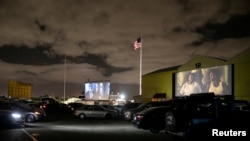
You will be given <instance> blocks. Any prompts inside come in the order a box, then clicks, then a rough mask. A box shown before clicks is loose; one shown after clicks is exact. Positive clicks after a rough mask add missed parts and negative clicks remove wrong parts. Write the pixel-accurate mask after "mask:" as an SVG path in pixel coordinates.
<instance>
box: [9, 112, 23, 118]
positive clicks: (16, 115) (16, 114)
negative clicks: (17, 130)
mask: <svg viewBox="0 0 250 141" xmlns="http://www.w3.org/2000/svg"><path fill="white" fill-rule="evenodd" d="M11 116H12V117H13V118H21V117H22V116H21V114H18V113H12V114H11Z"/></svg>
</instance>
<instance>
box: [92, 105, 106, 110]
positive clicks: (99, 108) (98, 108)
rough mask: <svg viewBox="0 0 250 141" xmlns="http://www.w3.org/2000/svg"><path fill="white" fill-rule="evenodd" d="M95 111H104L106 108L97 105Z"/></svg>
mask: <svg viewBox="0 0 250 141" xmlns="http://www.w3.org/2000/svg"><path fill="white" fill-rule="evenodd" d="M94 111H104V109H103V108H101V107H99V106H95V107H94Z"/></svg>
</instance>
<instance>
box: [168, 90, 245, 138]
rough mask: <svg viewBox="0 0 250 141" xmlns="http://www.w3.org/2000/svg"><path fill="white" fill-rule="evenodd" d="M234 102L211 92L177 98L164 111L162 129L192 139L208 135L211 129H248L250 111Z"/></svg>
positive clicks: (210, 134)
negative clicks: (244, 109) (163, 127)
mask: <svg viewBox="0 0 250 141" xmlns="http://www.w3.org/2000/svg"><path fill="white" fill-rule="evenodd" d="M178 101H179V102H178ZM236 103H237V102H236ZM236 103H235V101H234V100H232V99H231V100H227V99H222V98H218V97H215V96H214V94H194V95H190V96H189V97H186V98H183V99H176V102H175V104H174V105H172V106H171V110H170V111H168V112H166V115H165V132H166V133H167V134H172V135H174V136H178V137H183V138H192V139H194V138H195V139H196V138H198V137H200V136H202V137H211V136H212V130H213V129H218V130H222V131H225V130H233V131H246V132H247V130H248V128H249V126H250V125H249V118H250V116H249V111H248V112H247V111H241V110H239V108H237V107H236V105H237V104H236Z"/></svg>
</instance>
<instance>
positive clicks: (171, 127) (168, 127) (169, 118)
mask: <svg viewBox="0 0 250 141" xmlns="http://www.w3.org/2000/svg"><path fill="white" fill-rule="evenodd" d="M175 130H176V119H175V116H174V114H173V113H172V112H167V113H166V115H165V132H166V133H167V132H168V131H175Z"/></svg>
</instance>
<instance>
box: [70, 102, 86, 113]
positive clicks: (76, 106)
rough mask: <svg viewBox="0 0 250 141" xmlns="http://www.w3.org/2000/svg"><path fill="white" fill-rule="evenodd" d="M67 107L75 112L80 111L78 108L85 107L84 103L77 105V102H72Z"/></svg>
mask: <svg viewBox="0 0 250 141" xmlns="http://www.w3.org/2000/svg"><path fill="white" fill-rule="evenodd" d="M67 105H68V107H69V108H70V109H71V110H72V111H74V110H76V109H78V108H80V107H83V106H84V104H83V103H76V102H71V103H68V104H67Z"/></svg>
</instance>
